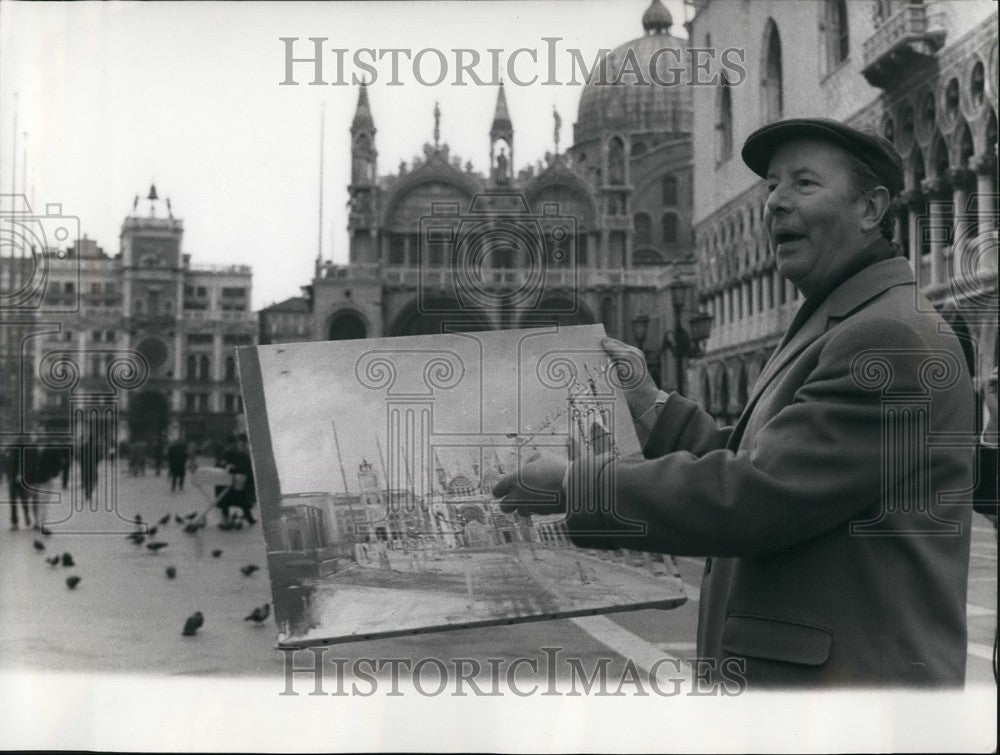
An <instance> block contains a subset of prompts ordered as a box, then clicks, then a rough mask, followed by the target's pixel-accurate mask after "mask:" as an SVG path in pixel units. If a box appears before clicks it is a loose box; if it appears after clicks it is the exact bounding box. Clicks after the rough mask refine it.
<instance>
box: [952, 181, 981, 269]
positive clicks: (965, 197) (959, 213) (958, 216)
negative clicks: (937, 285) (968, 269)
mask: <svg viewBox="0 0 1000 755" xmlns="http://www.w3.org/2000/svg"><path fill="white" fill-rule="evenodd" d="M973 175H974V174H973V172H972V171H971V170H967V169H966V168H952V169H951V170H949V171H948V179H949V181H951V187H952V190H951V198H952V203H953V208H954V209H953V213H954V218H955V223H954V227H953V228H952V235H951V257H952V263H951V275H950V277H952V278H956V277H959V276H960V275H961V273H962V254H963V250H962V248H963V247H964V245H965V244H967V243H968V242H969V236H970V232H971V231H972V229H973V223H974V222H975V217H974V216H973V215H972V212H974V210H973V208H972V207H970V206H969V189H970V188H971V187H972V183H973Z"/></svg>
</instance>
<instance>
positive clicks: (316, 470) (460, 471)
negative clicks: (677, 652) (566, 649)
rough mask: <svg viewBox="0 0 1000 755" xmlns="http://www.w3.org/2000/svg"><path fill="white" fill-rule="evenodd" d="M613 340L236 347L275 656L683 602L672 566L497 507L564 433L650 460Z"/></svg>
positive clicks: (583, 330) (666, 559)
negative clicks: (295, 649) (284, 649)
mask: <svg viewBox="0 0 1000 755" xmlns="http://www.w3.org/2000/svg"><path fill="white" fill-rule="evenodd" d="M603 335H604V329H603V327H602V326H599V325H597V326H593V325H588V326H574V327H563V328H548V329H543V328H538V329H531V330H509V331H494V332H478V333H454V334H443V335H438V336H414V337H408V338H382V339H368V340H363V341H361V340H359V341H339V342H326V343H301V344H286V345H282V346H265V347H258V348H256V349H244V350H241V353H240V372H241V380H242V381H243V390H244V395H245V397H246V406H247V413H248V430H249V434H250V442H251V453H252V456H253V461H254V470H255V475H256V478H257V479H256V484H257V489H258V495H259V499H260V508H261V516H262V517H263V521H264V531H265V538H266V544H267V551H268V567H269V570H270V576H271V586H272V592H273V598H274V608H275V615H276V618H277V621H278V625H279V628H280V630H279V636H278V643H279V645H285V646H302V645H308V644H327V643H335V642H346V641H351V640H363V639H370V638H374V637H385V636H394V635H402V634H411V633H415V632H423V631H435V630H442V629H451V628H459V627H470V626H477V625H488V624H496V623H506V622H516V621H528V620H536V619H545V618H556V617H566V616H575V615H584V614H590V613H600V612H609V611H615V610H624V609H630V608H644V607H653V606H657V607H663V608H670V607H674V606H677V605H680V604H682V603H683V602H684V601H685V599H686V598H685V595H684V592H683V588H682V586H681V582H680V578H679V577H678V576H677V572H676V569H675V567H674V564H673V560H672V558H671V557H670V556H664V555H661V554H651V553H646V552H642V551H629V550H616V551H603V550H596V549H595V550H591V549H581V548H578V547H576V546H574V545H573V544H572V543H571V542H570V540H569V537H568V535H567V532H566V527H565V522H564V517H563V516H562V515H560V514H554V515H550V516H538V515H535V516H521V515H519V514H515V513H503V512H501V511H500V508H499V505H498V503H497V501H496V500H495V499H494V498H493V496H492V495H491V492H490V491H491V489H492V487H493V485H494V484H495V482H496V481H497V480H498V479H499V478H500V476H501V475H503V474H505V473H508V472H511V471H513V470H515V469H517V467H518V464H519V460H520V459H524V458H526V457H527V455H529V454H531V453H534V452H536V451H547V452H549V453H554V454H557V455H564V456H566V455H567V454H569V453H570V450H569V449H570V446H571V441H570V439H572V445H573V446H574V450H573V453H576V454H600V453H612V454H615V455H621V454H626V455H627V454H632V453H638V452H639V451H640V449H639V445H638V441H637V438H636V435H635V430H634V427H633V425H632V421H631V419H630V418H629V416H628V411H627V409H626V408H625V403H624V399H623V398H622V397H621V396H620V392H619V391H618V389H617V388H616V385H620V383H618V381H616V379H615V375H617V374H620V373H617V372H615V369H616V368H615V367H614V366H612V365H611V364H610V362H609V360H608V359H607V357H606V355H605V354H604V352H603V350H602V349H601V347H600V341H601V338H602V337H603ZM567 458H568V456H567Z"/></svg>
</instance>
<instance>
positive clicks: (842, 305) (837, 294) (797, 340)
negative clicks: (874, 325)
mask: <svg viewBox="0 0 1000 755" xmlns="http://www.w3.org/2000/svg"><path fill="white" fill-rule="evenodd" d="M913 282H914V278H913V270H912V269H911V268H910V263H909V262H907V261H906V260H905V259H904V258H902V257H893V258H891V259H887V260H882V261H881V262H876V263H875V264H873V265H869V266H868V267H866V268H864V269H863V270H861V271H860V272H858V273H856V274H855V275H853V276H851V277H850V278H848V279H847V280H846V281H844V282H843V283H842V284H841V285H840V286H838V287H837V288H835V289H834V290H833V291H832V292H831V293H830V294H829V295H828V296H827V297H826V299H825V300H824V301H823V302H822V303H821V304H820V305H819V306H818V307H817V308H816V311H815V312H813V313H812V315H811V316H810V317H809V318H808V319H807V320H806V321H805V322H804V323H802V326H801V327H800V328H799V329H798V330H797V331H796V332H795V333H792V335H791V337H789V336H788V335H787V334H786V336H785V338H783V339H782V341H781V343H780V344H779V345H778V348H777V349H775V350H774V353H773V354H772V355H771V358H770V359H768V360H767V364H765V365H764V369H763V370H761V373H760V377H759V378H758V379H757V382H756V383H754V387H753V391H752V392H751V393H750V398H749V399H748V400H747V404H746V407H745V408H744V409H743V413H742V414H741V415H740V418H739V421H738V422H737V423H736V427H735V428H734V429H733V433H732V435H731V436H730V439H729V443H728V447H729V448H731V449H735V448H737V447H738V446H739V442H740V439H741V438H742V435H743V430H744V429H745V428H746V425H747V421H748V420H749V418H750V415H751V413H752V412H753V409H754V407H755V405H756V404H757V400H758V399H759V398H760V396H761V394H762V393H763V392H764V390H765V389H766V388H767V386H768V385H770V383H771V381H772V380H774V379H775V378H776V377H777V376H778V375H779V374H780V373H781V371H782V370H783V369H784V368H785V367H786V366H787V365H788V364H789V363H790V362H791V361H792V360H793V359H795V357H797V356H798V355H799V354H800V353H801V352H802V351H803V350H804V349H805V348H806V347H807V346H809V344H811V343H812V342H813V341H815V340H816V339H817V338H819V337H820V336H821V335H823V333H825V332H826V331H827V328H828V327H829V324H830V322H831V321H839V320H841V319H843V318H844V317H846V316H847V315H849V314H850V313H851V312H853V311H854V310H856V309H857V308H858V307H860V306H862V305H863V304H865V303H866V302H868V301H870V300H871V299H873V298H874V297H876V296H878V295H879V294H880V293H882V292H883V291H886V290H887V289H889V288H892V287H893V286H899V285H903V284H907V283H910V284H912V283H913Z"/></svg>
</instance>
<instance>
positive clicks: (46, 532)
mask: <svg viewBox="0 0 1000 755" xmlns="http://www.w3.org/2000/svg"><path fill="white" fill-rule="evenodd" d="M38 531H39V532H41V533H42V534H43V535H44V536H45V537H48V536H49V535H51V534H52V531H51V530H50V529H49V528H48V527H46V526H45V525H44V524H43V525H42V526H41V528H40V529H39V530H38Z"/></svg>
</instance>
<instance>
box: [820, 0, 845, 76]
mask: <svg viewBox="0 0 1000 755" xmlns="http://www.w3.org/2000/svg"><path fill="white" fill-rule="evenodd" d="M823 28H824V30H825V32H826V63H827V65H826V70H827V71H832V70H834V69H835V68H836V67H837V66H839V65H840V64H841V63H843V62H844V61H845V60H847V56H848V54H849V52H850V36H849V32H848V28H847V2H846V0H826V18H825V19H824V24H823Z"/></svg>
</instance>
